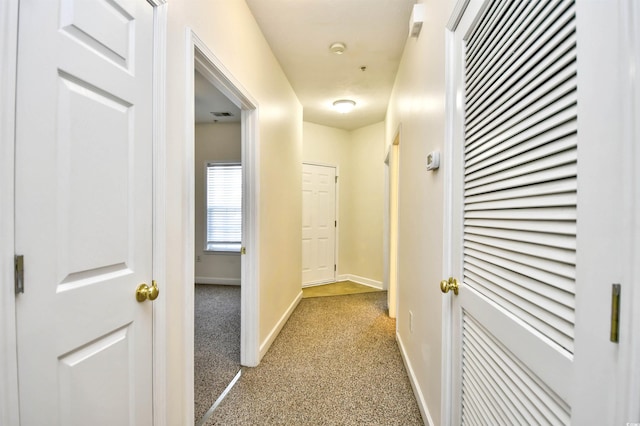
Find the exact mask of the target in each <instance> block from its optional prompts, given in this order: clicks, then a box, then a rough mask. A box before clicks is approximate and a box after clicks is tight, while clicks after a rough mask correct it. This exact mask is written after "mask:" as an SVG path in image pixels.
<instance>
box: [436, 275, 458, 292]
mask: <svg viewBox="0 0 640 426" xmlns="http://www.w3.org/2000/svg"><path fill="white" fill-rule="evenodd" d="M440 290H441V291H442V292H443V293H448V292H449V290H453V294H455V295H456V296H457V295H458V280H456V279H455V278H453V277H450V278H449V279H448V280H442V281H440Z"/></svg>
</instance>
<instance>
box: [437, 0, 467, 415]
mask: <svg viewBox="0 0 640 426" xmlns="http://www.w3.org/2000/svg"><path fill="white" fill-rule="evenodd" d="M468 5H469V0H458V2H457V3H456V5H455V7H454V9H453V11H452V13H451V17H450V18H449V22H448V23H447V27H446V30H445V76H446V77H445V78H446V83H445V98H446V99H445V140H444V148H443V159H444V162H443V163H444V164H442V166H443V167H442V168H443V178H444V203H443V225H442V226H443V230H442V272H443V274H444V275H446V276H443V277H442V279H447V278H448V277H449V276H459V271H460V270H461V265H458V264H454V262H455V260H456V259H459V258H460V256H457V255H456V254H455V253H454V246H453V245H452V244H451V241H454V240H460V241H461V240H462V217H461V214H460V213H458V212H461V211H462V209H461V206H460V200H459V199H458V198H457V197H455V194H457V193H459V191H460V188H461V187H462V177H461V176H459V175H460V173H458V174H456V173H455V171H456V170H462V164H461V163H462V162H461V161H460V160H461V157H462V156H461V155H460V153H459V150H460V148H458V147H456V144H455V140H456V136H458V137H459V134H458V133H459V132H458V131H457V130H456V124H457V123H456V117H457V116H458V108H461V106H460V105H458V103H459V102H458V97H459V96H461V94H458V93H457V81H456V75H455V71H456V67H455V62H454V58H455V53H456V45H455V34H454V31H455V30H456V28H457V27H458V24H459V22H460V19H461V18H462V15H463V14H464V12H465V11H466V9H467V6H468ZM456 263H457V262H456ZM453 312H454V311H453V299H452V298H451V297H443V298H442V356H441V362H442V367H441V368H442V377H441V392H440V393H441V395H442V399H441V402H440V410H441V416H440V418H441V423H442V426H450V425H452V424H453V423H452V422H453V418H454V416H453V414H454V413H453V409H454V407H453V404H454V400H453V390H454V387H453V383H454V379H455V378H456V377H457V376H456V374H457V373H456V372H455V371H454V366H455V365H460V364H459V363H457V362H454V360H453V359H452V358H453V334H454V333H453Z"/></svg>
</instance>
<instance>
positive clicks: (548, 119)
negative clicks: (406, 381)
mask: <svg viewBox="0 0 640 426" xmlns="http://www.w3.org/2000/svg"><path fill="white" fill-rule="evenodd" d="M470 28H471V29H470V31H468V32H466V35H465V37H464V40H463V42H462V49H461V52H462V58H461V59H460V61H461V63H460V66H461V70H462V81H461V93H462V94H463V99H464V100H463V103H464V113H463V122H462V123H461V124H462V126H463V132H462V134H463V140H462V141H461V142H460V143H461V144H462V145H463V147H462V148H461V155H462V156H463V160H462V164H463V167H462V168H463V175H464V177H463V178H462V187H463V189H462V196H463V202H462V203H461V208H462V210H463V211H462V217H463V224H464V225H463V248H462V274H463V277H462V285H461V291H460V296H459V297H458V298H456V300H455V304H456V309H457V312H459V317H458V320H459V323H458V324H457V325H458V331H459V333H460V335H459V338H460V341H459V362H460V365H459V367H460V371H459V377H458V380H459V389H458V391H459V395H458V397H459V403H460V404H459V407H456V408H459V409H460V410H461V411H460V413H458V416H459V418H460V421H461V423H462V424H467V425H514V424H569V423H570V420H571V407H570V405H569V401H570V397H569V395H570V386H571V378H572V377H571V375H572V367H573V365H572V363H573V352H574V325H575V321H574V319H575V315H574V308H575V293H576V282H575V270H576V267H575V264H576V260H575V258H576V197H577V83H576V73H577V71H576V70H577V68H576V20H575V4H574V1H570V0H565V1H559V0H551V1H493V2H487V3H486V4H485V7H484V8H482V9H481V10H480V12H479V15H478V17H477V19H476V20H475V21H474V23H473V24H471V26H470Z"/></svg>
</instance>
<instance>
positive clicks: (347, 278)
mask: <svg viewBox="0 0 640 426" xmlns="http://www.w3.org/2000/svg"><path fill="white" fill-rule="evenodd" d="M337 281H353V282H354V283H358V284H362V285H366V286H369V287H373V288H377V289H378V290H384V287H383V285H382V281H376V280H372V279H370V278H365V277H360V276H358V275H353V274H342V275H338V279H337Z"/></svg>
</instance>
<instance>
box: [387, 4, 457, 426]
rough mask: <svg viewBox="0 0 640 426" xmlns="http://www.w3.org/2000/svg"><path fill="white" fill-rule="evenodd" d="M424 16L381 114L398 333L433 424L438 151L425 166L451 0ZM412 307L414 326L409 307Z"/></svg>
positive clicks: (441, 90) (437, 125)
mask: <svg viewBox="0 0 640 426" xmlns="http://www.w3.org/2000/svg"><path fill="white" fill-rule="evenodd" d="M420 3H424V5H425V7H426V12H425V15H424V16H425V18H426V19H425V22H424V25H423V26H422V32H421V34H420V36H419V38H418V39H415V38H409V39H408V40H407V43H406V45H405V49H404V53H403V56H402V61H401V63H400V67H399V69H398V74H397V76H396V82H395V85H394V89H393V93H392V95H391V99H390V103H389V108H388V110H387V120H386V142H387V144H391V142H392V141H393V139H394V136H395V134H396V132H397V131H398V128H399V126H401V136H400V179H399V235H398V238H399V246H398V314H397V321H398V322H397V324H398V334H399V336H400V338H401V342H402V344H403V347H404V350H405V353H406V355H407V358H408V361H409V363H410V366H411V369H412V370H413V373H414V375H415V379H416V384H417V386H418V387H419V390H420V392H421V393H422V394H423V395H424V402H425V404H426V408H427V410H428V411H429V413H430V415H431V418H432V419H433V422H434V424H440V420H441V413H440V403H441V396H440V385H441V370H442V369H441V350H442V344H441V342H442V336H441V324H442V318H441V315H442V295H441V294H440V290H439V288H438V283H439V282H440V280H441V279H442V278H443V277H444V276H443V273H442V251H443V247H442V241H443V234H442V226H443V196H444V188H443V177H442V176H443V173H442V171H443V169H444V168H446V167H447V159H446V158H443V159H442V160H443V161H442V162H443V164H442V167H441V169H440V171H436V172H427V171H426V169H425V163H426V156H427V153H429V152H431V151H440V152H442V150H443V144H444V131H445V26H446V23H447V21H448V19H449V16H450V13H451V10H452V8H453V4H454V3H455V1H454V0H447V1H438V2H423V1H420ZM410 311H411V312H413V333H411V332H409V312H410Z"/></svg>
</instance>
